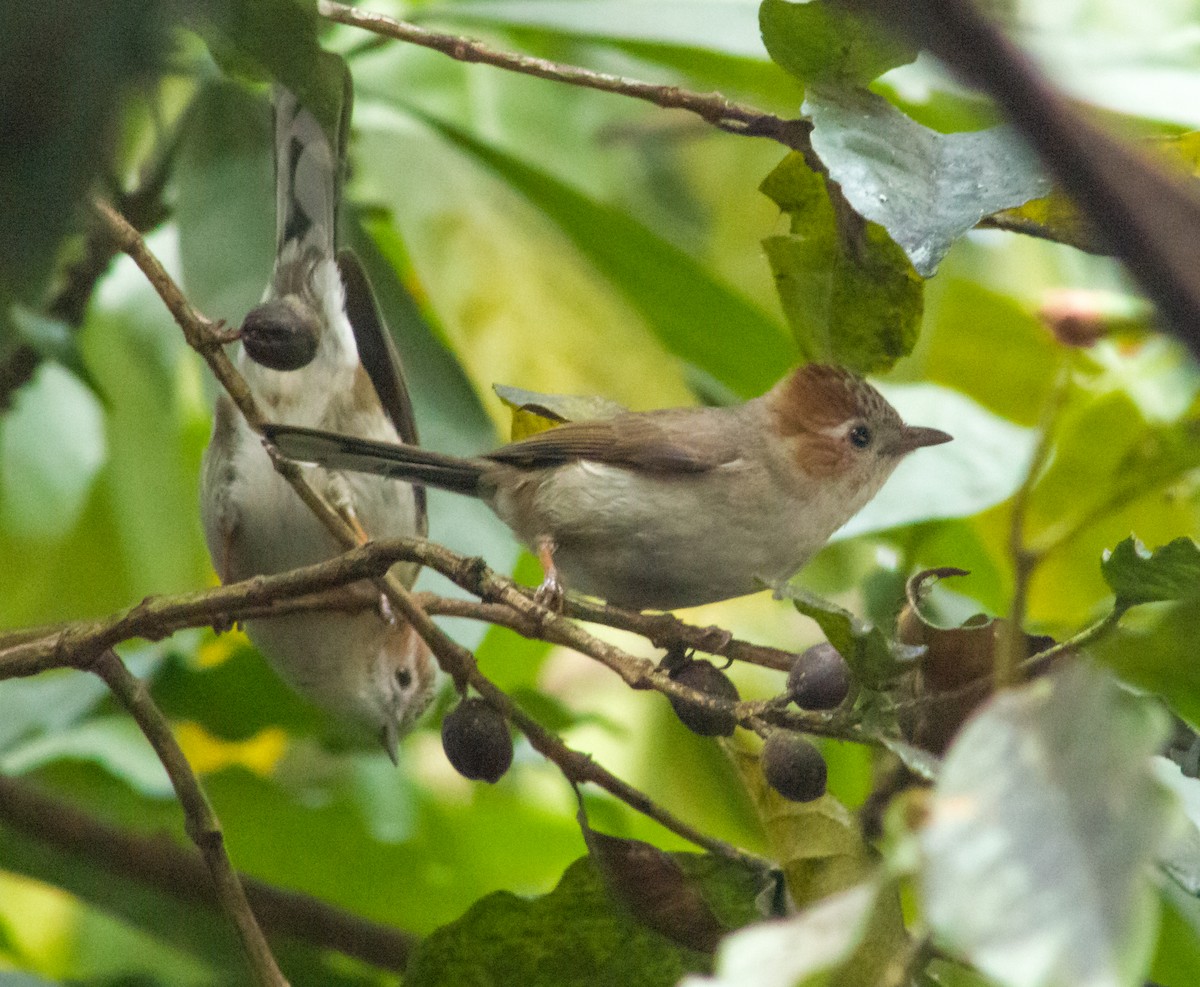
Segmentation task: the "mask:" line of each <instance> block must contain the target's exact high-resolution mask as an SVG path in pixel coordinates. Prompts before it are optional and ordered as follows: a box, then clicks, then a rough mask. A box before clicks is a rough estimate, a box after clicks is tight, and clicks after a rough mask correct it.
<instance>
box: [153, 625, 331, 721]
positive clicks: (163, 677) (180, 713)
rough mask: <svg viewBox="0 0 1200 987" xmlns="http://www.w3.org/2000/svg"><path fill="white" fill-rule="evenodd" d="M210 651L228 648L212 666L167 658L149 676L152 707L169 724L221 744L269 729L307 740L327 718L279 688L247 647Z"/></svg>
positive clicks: (263, 663)
mask: <svg viewBox="0 0 1200 987" xmlns="http://www.w3.org/2000/svg"><path fill="white" fill-rule="evenodd" d="M210 647H221V648H228V649H229V651H228V654H227V656H226V657H225V658H224V659H223V660H222V661H220V662H218V663H217V664H214V665H204V666H200V667H197V666H196V664H195V663H194V662H189V661H186V660H184V659H183V658H182V657H180V656H172V657H171V658H170V659H168V661H166V662H165V663H164V664H163V666H162V668H161V669H159V671H158V673H157V674H156V675H155V677H154V682H153V684H152V690H153V695H154V699H155V702H157V703H158V704H159V707H160V708H161V709H162V710H163V712H164V713H166V714H167V715H168V716H170V717H171V718H172V719H174V720H190V721H194V722H196V723H199V724H200V725H201V726H203V727H204V729H205V730H207V731H208V732H209V733H211V734H212V735H213V736H215V737H219V738H221V739H223V740H230V741H241V740H246V739H248V738H250V737H253V736H254V735H255V734H257V733H258V732H259V731H260V730H264V729H266V728H268V727H273V726H278V727H283V728H284V729H286V730H287V731H288V732H289V733H291V734H294V735H297V736H306V735H312V734H314V733H318V732H319V731H320V728H321V727H322V726H323V725H325V726H326V728H327V729H328V728H329V724H328V723H327V719H326V718H325V717H324V716H322V714H321V713H320V712H319V711H318V710H317V709H316V708H315V707H312V706H309V705H308V704H307V703H305V702H304V701H303V700H302V699H300V698H299V697H298V696H297V695H296V694H295V692H293V691H292V690H291V689H289V688H288V687H287V686H286V685H284V684H283V680H282V679H280V678H279V677H278V676H277V675H276V674H275V673H274V672H273V671H272V670H271V667H270V665H268V664H267V661H266V659H265V658H263V657H262V655H260V654H259V653H258V652H257V651H255V650H254V648H252V647H251V646H250V645H249V644H248V643H243V644H237V645H230V644H225V643H224V640H222V642H221V643H219V644H217V645H213V646H210Z"/></svg>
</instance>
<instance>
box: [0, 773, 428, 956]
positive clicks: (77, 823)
mask: <svg viewBox="0 0 1200 987" xmlns="http://www.w3.org/2000/svg"><path fill="white" fill-rule="evenodd" d="M0 825H3V826H6V827H9V828H10V829H11V830H14V831H17V832H21V833H24V834H25V835H26V836H28V837H30V838H31V839H34V840H37V841H38V842H39V843H42V844H45V845H46V846H49V847H52V848H53V849H54V850H55V852H56V853H59V854H73V855H78V856H81V857H84V858H85V859H87V860H88V861H90V862H91V863H93V864H95V865H96V866H98V867H100V868H103V869H104V870H105V871H107V872H108V873H110V874H112V875H114V876H116V877H119V878H122V879H126V880H131V881H136V882H138V883H140V884H143V885H145V886H147V887H151V888H154V889H156V890H158V891H161V892H163V893H164V894H167V895H170V896H171V897H173V898H178V899H179V900H181V901H186V902H199V903H201V904H204V905H207V906H209V907H210V908H214V909H217V910H218V911H219V910H220V905H219V903H218V902H217V899H216V896H215V895H214V893H213V890H212V883H211V882H210V881H209V880H208V870H207V868H206V866H205V862H204V860H203V859H202V858H201V857H200V856H199V855H198V854H196V853H194V852H192V851H190V850H188V849H187V848H186V847H182V846H180V845H179V844H178V843H177V842H176V841H175V840H173V839H171V838H170V837H167V836H165V835H161V836H141V835H137V834H134V833H131V832H129V831H127V830H124V829H119V828H117V827H115V826H111V825H109V824H108V823H106V822H103V821H101V820H100V819H98V818H96V817H95V816H93V815H90V814H89V813H86V812H82V811H80V810H79V809H78V808H76V807H75V806H73V805H71V804H70V803H68V802H64V801H63V800H61V799H56V798H52V797H51V796H49V795H47V794H45V793H44V792H42V791H41V790H39V789H38V788H37V787H36V786H34V785H31V784H29V783H28V782H26V781H22V780H19V779H16V778H6V777H4V776H0ZM34 876H36V875H34ZM240 879H241V882H242V886H243V887H244V888H245V889H246V897H247V899H249V901H250V904H251V906H252V907H253V909H254V913H255V915H257V916H258V918H259V920H260V921H261V923H262V925H263V928H264V929H265V930H266V931H267V932H268V933H270V934H271V935H272V936H277V935H285V936H290V937H292V938H294V939H297V940H299V941H301V942H304V943H306V944H308V945H315V946H318V947H320V948H322V949H332V950H337V951H338V952H339V953H343V954H345V955H346V956H353V957H355V958H356V959H360V960H363V961H364V962H366V963H371V964H374V965H375V966H378V967H381V968H383V969H386V970H396V971H403V970H404V968H405V966H406V965H407V963H408V957H409V954H410V953H411V952H412V948H413V944H414V941H415V940H414V937H413V936H412V935H410V934H409V933H406V932H402V931H400V930H399V929H394V928H392V927H391V926H387V925H381V924H380V923H378V922H372V921H370V920H369V919H365V918H362V917H361V916H359V915H354V914H352V913H351V912H347V911H345V910H343V909H341V908H337V907H335V906H334V905H330V904H328V903H327V902H324V901H321V900H319V899H317V898H313V897H311V896H310V895H306V894H301V893H300V892H298V891H290V890H287V889H284V888H280V887H276V886H275V885H272V884H268V883H266V882H265V881H258V880H255V879H254V878H252V877H247V876H246V875H245V874H242V875H240ZM108 893H109V894H119V893H120V889H119V888H115V889H112V890H111V891H108Z"/></svg>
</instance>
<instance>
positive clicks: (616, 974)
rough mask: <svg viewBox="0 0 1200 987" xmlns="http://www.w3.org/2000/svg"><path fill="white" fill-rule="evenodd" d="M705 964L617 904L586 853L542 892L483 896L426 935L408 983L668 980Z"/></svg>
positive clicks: (412, 986) (532, 985) (424, 986)
mask: <svg viewBox="0 0 1200 987" xmlns="http://www.w3.org/2000/svg"><path fill="white" fill-rule="evenodd" d="M706 965H707V964H706V958H705V957H704V956H703V955H702V954H699V953H695V952H692V951H690V950H685V949H682V948H680V947H678V946H675V945H673V944H672V943H670V941H669V940H667V939H665V938H664V937H662V936H661V935H659V934H658V933H656V932H652V931H650V930H649V929H648V928H646V927H645V926H643V925H641V924H640V923H638V922H637V921H636V920H634V919H633V918H632V917H631V916H630V915H628V914H627V913H626V912H624V911H623V910H622V909H620V908H618V907H617V906H616V905H614V903H613V902H612V900H611V899H610V898H609V895H608V892H607V891H606V890H605V888H604V884H603V882H602V880H601V878H600V876H599V874H598V873H597V872H596V869H595V867H594V866H593V864H592V862H591V860H590V859H587V858H585V859H583V860H578V861H576V862H575V863H574V864H572V865H571V866H570V867H569V868H568V869H567V871H566V873H565V874H564V875H563V877H562V880H561V881H560V882H559V883H558V886H557V887H556V888H555V889H554V890H553V891H552V892H550V893H549V894H548V895H545V896H543V897H541V898H535V899H532V900H526V899H523V898H519V897H517V896H516V895H514V894H510V893H508V892H504V891H502V892H498V893H496V894H493V895H489V896H488V897H486V898H484V899H482V900H481V901H479V902H476V904H475V905H474V906H472V907H471V909H470V910H469V911H468V912H467V913H466V914H465V915H464V916H463V917H462V918H461V919H459V920H458V921H457V922H454V923H453V924H451V925H448V926H446V927H444V928H442V929H439V930H438V931H436V932H434V933H433V934H432V935H430V936H429V937H428V938H426V939H425V940H424V941H422V943H421V944H420V946H419V947H418V948H417V951H416V953H415V955H414V956H413V958H412V962H411V963H410V965H409V967H408V970H407V971H406V973H405V977H404V983H405V987H437V985H446V987H450V985H455V987H457V985H460V984H467V983H511V984H525V985H529V987H571V985H579V987H584V985H591V984H596V983H612V984H633V983H637V984H646V985H655V984H658V985H662V987H667V985H673V984H675V983H676V982H678V980H679V978H680V976H681V975H682V974H684V973H687V972H690V971H696V970H702V969H704V968H705V967H706Z"/></svg>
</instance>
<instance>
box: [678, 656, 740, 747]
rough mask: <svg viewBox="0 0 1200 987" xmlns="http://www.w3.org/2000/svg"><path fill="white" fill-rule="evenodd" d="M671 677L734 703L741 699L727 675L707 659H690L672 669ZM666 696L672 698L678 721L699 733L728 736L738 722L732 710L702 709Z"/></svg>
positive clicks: (683, 700) (685, 701)
mask: <svg viewBox="0 0 1200 987" xmlns="http://www.w3.org/2000/svg"><path fill="white" fill-rule="evenodd" d="M671 678H673V679H674V680H675V681H676V682H678V683H679V684H680V685H686V686H687V687H688V688H690V689H695V690H696V691H697V692H703V693H704V694H705V695H706V696H712V697H713V698H714V699H728V700H729V701H730V702H735V703H736V702H737V701H738V700H739V699H741V696H739V695H738V691H737V687H736V686H735V685H734V684H733V683H732V682H730V681H729V677H728V676H727V675H725V673H724V672H722V671H721V670H720V669H718V668H717V667H716V666H715V665H713V663H712V662H709V661H690V662H688V663H687V664H685V665H682V666H680V667H679V668H676V669H674V670H673V671H672V672H671ZM667 698H668V699H670V700H671V707H672V709H674V710H675V715H676V716H678V717H679V721H680V722H681V723H682V724H683V725H684V726H685V727H687V728H688V729H689V730H691V731H692V732H693V733H698V734H700V736H702V737H729V736H731V735H732V734H733V731H734V728H735V727H736V726H737V717H735V716H734V715H733V713H731V712H725V711H716V710H710V709H705V708H704V707H703V706H698V705H695V704H694V703H689V702H688V701H687V700H686V699H677V698H676V697H675V696H668V697H667Z"/></svg>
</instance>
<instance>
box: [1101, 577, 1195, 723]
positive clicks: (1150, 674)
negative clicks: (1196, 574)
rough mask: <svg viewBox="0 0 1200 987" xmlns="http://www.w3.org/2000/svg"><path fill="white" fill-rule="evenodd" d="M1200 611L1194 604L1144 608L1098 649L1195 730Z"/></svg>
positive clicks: (1129, 615) (1124, 620) (1125, 620)
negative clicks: (1197, 644) (1197, 645)
mask: <svg viewBox="0 0 1200 987" xmlns="http://www.w3.org/2000/svg"><path fill="white" fill-rule="evenodd" d="M1197 640H1200V608H1197V606H1196V604H1195V601H1194V600H1188V601H1185V602H1180V603H1169V604H1158V605H1152V606H1148V607H1139V608H1137V609H1135V610H1132V611H1130V612H1129V613H1127V614H1126V615H1125V616H1124V617H1122V618H1121V625H1120V627H1119V628H1118V629H1117V631H1116V633H1114V634H1111V635H1109V637H1108V638H1106V639H1105V640H1103V641H1101V642H1099V643H1098V644H1097V645H1094V646H1093V648H1092V650H1093V652H1094V653H1095V654H1096V656H1097V658H1098V659H1099V660H1101V661H1103V662H1104V664H1106V665H1107V666H1108V667H1110V668H1111V669H1112V670H1113V671H1114V672H1116V673H1117V674H1118V675H1119V676H1121V678H1122V679H1124V680H1125V681H1126V682H1129V683H1132V684H1133V685H1136V686H1138V687H1139V688H1141V689H1145V690H1147V691H1149V692H1153V693H1156V694H1158V695H1159V696H1161V697H1162V698H1163V699H1165V700H1166V702H1167V703H1168V704H1169V705H1170V706H1171V708H1172V709H1173V710H1174V711H1175V712H1176V713H1178V714H1179V715H1180V716H1182V717H1183V718H1184V719H1185V720H1187V721H1188V722H1189V723H1190V724H1191V725H1192V726H1193V727H1196V726H1200V663H1197V661H1196V641H1197Z"/></svg>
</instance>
